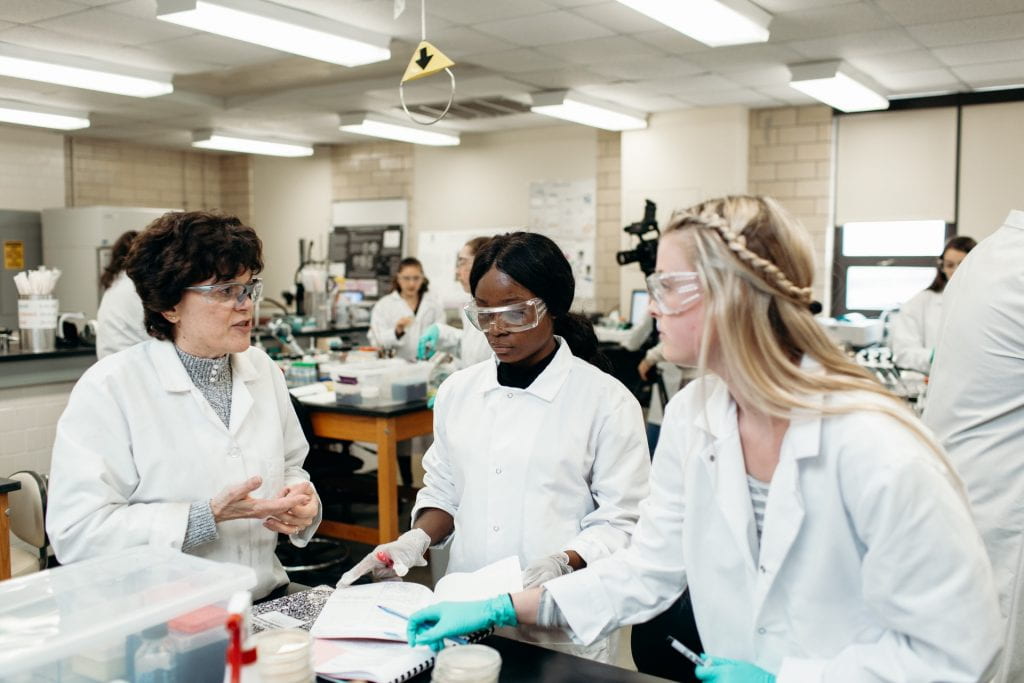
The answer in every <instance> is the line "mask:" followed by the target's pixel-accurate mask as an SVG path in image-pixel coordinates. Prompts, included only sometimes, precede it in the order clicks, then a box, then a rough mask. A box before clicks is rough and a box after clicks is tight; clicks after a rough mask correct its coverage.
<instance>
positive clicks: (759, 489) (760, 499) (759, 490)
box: [747, 474, 771, 543]
mask: <svg viewBox="0 0 1024 683" xmlns="http://www.w3.org/2000/svg"><path fill="white" fill-rule="evenodd" d="M770 486H771V484H770V483H765V482H763V481H760V480H758V479H754V478H753V477H752V476H750V475H749V474H748V475H747V489H749V490H750V503H751V505H752V506H753V508H754V522H755V523H756V524H757V541H758V543H760V542H761V530H762V529H764V508H765V506H766V505H767V504H768V488H769V487H770Z"/></svg>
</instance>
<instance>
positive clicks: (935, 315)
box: [891, 235, 977, 374]
mask: <svg viewBox="0 0 1024 683" xmlns="http://www.w3.org/2000/svg"><path fill="white" fill-rule="evenodd" d="M976 244H977V242H975V241H974V238H973V237H967V236H966V235H960V236H958V237H954V238H952V239H950V240H949V241H948V242H946V246H945V247H944V248H943V250H942V256H940V257H939V263H938V266H937V268H936V273H935V279H934V280H933V281H932V283H931V284H930V285H928V289H925V290H924V291H923V292H919V293H918V294H915V295H914V296H913V297H912V298H910V299H909V300H908V301H907V302H906V303H904V304H903V305H902V306H901V307H900V311H899V313H897V314H896V317H895V318H894V319H893V322H892V342H891V344H892V352H893V360H894V361H895V363H896V366H897V367H900V368H905V369H908V370H917V371H918V372H923V373H925V374H928V373H929V372H930V371H931V367H932V357H933V356H934V355H935V347H936V345H938V343H939V323H940V322H941V321H942V292H943V290H945V289H946V284H947V283H948V282H949V279H950V278H951V277H953V273H954V271H956V269H957V266H959V265H960V263H961V262H962V261H963V260H964V259H965V258H967V254H968V253H969V252H970V251H971V249H974V246H975V245H976Z"/></svg>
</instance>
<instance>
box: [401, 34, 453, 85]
mask: <svg viewBox="0 0 1024 683" xmlns="http://www.w3.org/2000/svg"><path fill="white" fill-rule="evenodd" d="M450 66H455V62H453V61H452V60H450V59H448V57H447V56H446V55H445V54H444V53H443V52H441V51H440V50H438V49H437V48H436V47H434V46H433V45H431V44H430V43H428V42H427V41H425V40H424V41H422V42H421V43H420V44H419V45H418V46H417V47H416V51H415V52H414V53H413V55H412V59H410V60H409V66H408V67H406V69H405V75H404V76H402V83H406V82H408V81H415V80H416V79H417V78H423V77H424V76H429V75H431V74H435V73H437V72H438V71H444V70H445V69H447V68H448V67H450Z"/></svg>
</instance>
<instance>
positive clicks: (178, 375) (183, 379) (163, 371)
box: [149, 340, 259, 392]
mask: <svg viewBox="0 0 1024 683" xmlns="http://www.w3.org/2000/svg"><path fill="white" fill-rule="evenodd" d="M149 357H150V359H151V360H152V361H153V366H154V367H155V368H156V374H157V376H158V377H159V378H160V386H162V387H163V388H164V390H165V391H170V392H184V391H189V390H191V389H192V379H191V378H190V377H189V376H188V371H186V370H185V366H184V365H182V364H181V359H180V358H178V353H177V352H176V351H175V350H174V343H173V342H171V341H167V340H165V341H156V340H154V341H153V342H152V343H151V344H150V347H149ZM231 374H232V375H233V376H234V377H235V378H237V379H239V380H241V381H242V382H252V381H253V380H256V379H258V378H259V371H258V370H257V369H256V366H254V365H253V364H252V361H251V360H250V359H249V355H248V352H247V350H246V351H243V352H242V353H233V354H231Z"/></svg>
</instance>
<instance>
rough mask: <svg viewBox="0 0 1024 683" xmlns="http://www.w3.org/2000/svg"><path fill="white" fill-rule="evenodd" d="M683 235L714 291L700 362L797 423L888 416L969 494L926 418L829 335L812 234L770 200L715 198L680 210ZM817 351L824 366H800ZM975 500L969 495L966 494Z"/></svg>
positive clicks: (766, 409) (757, 406)
mask: <svg viewBox="0 0 1024 683" xmlns="http://www.w3.org/2000/svg"><path fill="white" fill-rule="evenodd" d="M675 233H678V234H679V235H680V236H682V237H683V238H684V240H685V241H684V248H686V249H690V250H692V253H691V254H690V256H691V261H692V262H693V263H694V264H695V268H696V270H697V273H698V275H699V277H700V280H701V284H702V286H703V289H704V291H705V298H704V300H705V325H704V333H703V335H704V336H703V339H702V340H701V350H700V359H699V367H700V370H701V372H702V373H703V372H704V371H705V370H706V368H707V362H708V354H709V353H710V352H711V342H712V340H714V342H715V348H714V351H713V352H714V354H715V358H714V362H715V363H716V364H717V365H718V366H719V367H720V368H721V369H722V372H723V374H725V375H726V376H727V377H728V382H729V388H730V391H732V392H735V393H736V394H738V395H739V396H740V397H741V398H742V400H744V401H745V402H747V403H748V404H749V405H750V406H751V407H752V408H753V409H754V410H757V411H759V412H761V413H764V414H766V415H770V416H772V417H777V418H783V419H789V418H790V417H791V416H792V412H793V411H794V410H795V411H800V412H811V413H815V414H822V415H842V414H849V413H855V412H861V411H874V412H880V413H883V414H885V415H888V416H890V417H892V418H894V419H895V420H897V421H898V422H900V423H901V424H903V425H904V426H906V427H907V428H909V429H910V430H911V431H912V432H913V433H914V434H916V435H917V436H918V437H919V438H920V439H921V441H923V442H924V443H925V444H927V445H928V446H929V447H930V449H931V450H932V451H933V452H934V453H935V455H936V456H937V457H938V458H939V460H940V461H941V462H942V464H943V465H944V466H945V468H946V469H947V470H948V472H949V473H950V474H951V475H952V481H953V482H954V486H956V488H957V489H958V491H959V493H960V495H961V497H964V495H965V494H964V491H963V488H962V484H961V483H960V479H959V477H958V476H957V475H956V472H955V470H954V469H953V466H952V464H951V463H950V462H949V460H948V458H947V457H946V454H945V453H944V451H943V450H942V448H941V447H940V446H939V445H938V443H937V442H936V441H935V439H934V438H933V437H932V436H931V434H930V433H929V432H928V431H927V430H926V429H925V428H924V427H923V426H922V425H921V423H920V421H919V420H918V419H917V417H916V416H915V415H914V414H913V413H912V412H911V411H910V410H909V409H908V408H907V406H906V405H905V404H904V403H903V401H902V400H900V399H899V398H898V397H897V396H895V395H894V394H892V393H890V392H889V391H888V390H886V389H885V388H884V387H883V386H882V385H881V384H880V383H879V382H878V381H877V380H876V379H875V378H874V377H873V376H872V375H871V374H870V373H868V371H867V370H865V369H864V368H862V367H860V366H859V365H857V364H856V363H854V362H853V361H852V360H850V359H849V358H847V357H846V355H845V354H844V353H843V352H842V351H841V350H840V349H839V347H838V346H836V344H835V343H834V342H833V341H832V340H831V339H829V337H828V336H827V335H826V334H825V332H824V330H822V328H821V327H820V326H819V325H818V323H817V321H815V320H814V317H813V315H812V314H811V312H810V309H809V306H808V305H809V304H810V301H811V283H812V281H813V277H814V257H813V246H812V243H811V240H810V236H809V235H808V234H807V231H806V230H804V229H803V227H802V226H800V224H799V223H798V222H797V221H796V220H795V219H793V218H792V217H791V216H790V215H789V214H788V213H787V212H786V211H785V210H784V209H783V208H782V207H781V206H780V205H779V204H778V202H776V201H774V200H773V199H769V198H767V197H750V196H729V197H723V198H719V199H712V200H709V201H706V202H703V203H700V204H697V205H696V206H693V207H690V208H689V209H687V210H685V211H683V212H681V213H677V214H675V215H674V216H673V218H672V222H671V224H670V225H669V226H668V228H667V229H666V231H665V234H666V235H672V234H675ZM805 355H806V356H809V357H810V358H813V359H814V360H815V361H817V362H818V363H819V364H820V365H821V367H822V368H823V369H824V372H810V371H807V370H805V369H803V368H801V367H800V360H801V358H802V357H804V356H805ZM837 392H866V393H868V394H871V395H874V396H877V397H879V398H881V399H883V400H878V401H871V400H854V401H841V402H838V403H837V402H827V403H824V402H817V401H815V400H814V399H815V398H817V397H820V396H823V395H824V394H828V393H837ZM965 500H966V498H965Z"/></svg>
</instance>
